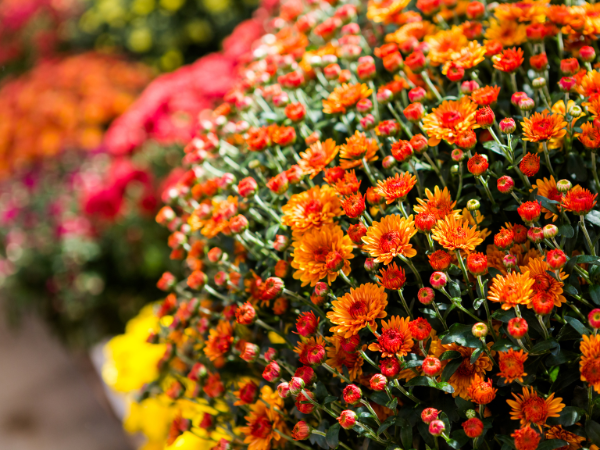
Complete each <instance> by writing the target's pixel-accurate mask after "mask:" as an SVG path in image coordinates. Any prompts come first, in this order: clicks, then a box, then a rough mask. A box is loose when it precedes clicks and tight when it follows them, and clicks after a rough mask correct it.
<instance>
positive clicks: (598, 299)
mask: <svg viewBox="0 0 600 450" xmlns="http://www.w3.org/2000/svg"><path fill="white" fill-rule="evenodd" d="M590 297H591V299H592V301H593V302H594V303H595V304H596V305H599V306H600V285H597V284H592V285H591V286H590Z"/></svg>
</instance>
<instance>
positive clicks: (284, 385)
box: [277, 381, 290, 398]
mask: <svg viewBox="0 0 600 450" xmlns="http://www.w3.org/2000/svg"><path fill="white" fill-rule="evenodd" d="M277 393H278V394H279V397H281V398H288V397H289V396H290V384H289V383H288V382H287V381H282V382H281V383H279V386H277Z"/></svg>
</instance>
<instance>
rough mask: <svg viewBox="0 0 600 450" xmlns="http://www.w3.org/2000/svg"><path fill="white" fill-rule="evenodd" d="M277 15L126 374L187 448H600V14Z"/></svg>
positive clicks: (547, 10) (200, 161) (324, 8)
mask: <svg viewBox="0 0 600 450" xmlns="http://www.w3.org/2000/svg"><path fill="white" fill-rule="evenodd" d="M269 31H270V32H269V33H268V34H265V35H264V36H262V37H261V38H260V39H258V40H257V41H256V42H255V43H254V50H253V53H252V55H253V58H251V59H250V60H248V61H247V62H246V64H245V65H244V67H243V68H242V69H241V70H239V71H238V72H237V73H238V77H237V82H236V85H235V87H234V89H232V90H231V91H230V92H229V93H228V94H227V95H226V96H225V99H224V100H225V102H224V103H223V104H221V105H220V106H218V107H217V108H216V109H215V110H214V111H213V114H212V116H211V117H210V118H207V117H206V116H205V117H203V118H202V120H201V121H200V124H199V125H200V127H199V128H200V129H199V131H198V132H197V133H196V135H195V137H194V138H193V139H191V140H190V142H189V143H188V145H187V146H186V148H185V156H184V157H183V167H184V168H185V170H186V173H185V175H184V176H183V177H182V178H181V179H180V180H179V182H178V183H177V184H176V185H175V186H173V187H172V188H170V189H169V190H168V191H167V195H166V197H167V200H168V205H167V206H165V207H163V208H162V209H161V210H160V212H159V213H158V215H157V221H158V222H159V223H161V224H163V225H165V226H166V227H167V228H168V229H169V231H170V232H171V234H170V237H169V240H168V245H169V247H170V249H171V258H172V259H174V260H181V262H182V263H183V270H184V273H185V274H184V275H183V276H182V277H178V276H176V275H173V274H172V273H169V272H166V273H164V274H163V276H162V277H161V278H160V280H159V282H158V286H159V288H161V289H163V290H164V291H165V297H164V299H163V300H162V301H161V302H160V303H159V304H158V305H156V306H155V307H154V310H153V312H152V311H149V310H148V309H146V310H144V315H143V317H145V318H146V320H148V324H147V325H145V326H144V327H143V328H144V329H145V330H149V329H151V330H152V331H151V332H150V333H149V335H147V333H144V332H142V330H141V329H140V328H137V332H136V334H135V336H136V338H135V339H133V340H130V341H129V343H128V341H127V338H126V337H127V336H128V335H129V336H131V334H130V333H128V334H126V335H125V336H124V337H120V338H117V340H115V341H113V342H112V343H111V344H110V346H109V350H110V351H111V352H112V355H113V362H112V363H111V364H112V366H110V367H112V369H111V371H110V376H111V377H112V378H111V381H112V383H111V384H113V385H115V384H118V383H119V380H123V379H127V377H130V378H132V379H135V380H136V382H132V383H131V384H130V386H129V387H127V386H124V385H121V389H122V390H125V391H127V390H131V389H136V388H137V389H136V400H137V403H135V406H134V410H135V411H137V412H138V413H139V411H140V410H144V411H146V412H148V411H150V409H151V405H152V404H155V403H156V402H160V403H161V405H163V406H165V405H166V406H168V407H169V408H170V409H169V411H170V412H169V414H170V416H169V417H168V418H167V419H164V420H167V421H168V422H170V423H171V425H170V428H169V431H168V432H165V433H166V434H163V436H164V441H163V445H164V446H167V447H168V446H171V445H172V446H173V448H178V447H180V446H182V447H185V446H186V445H191V444H189V442H190V441H194V442H195V444H194V445H197V446H205V447H207V448H211V447H212V448H215V449H223V450H224V449H228V448H245V447H248V448H249V449H250V450H270V449H271V448H283V447H285V448H293V447H299V448H302V449H305V450H308V449H311V448H316V447H320V448H324V449H329V448H332V449H333V448H338V447H341V448H344V449H345V450H350V449H365V448H371V449H379V448H381V449H394V448H402V449H412V448H415V449H425V448H436V449H437V448H455V449H458V448H482V449H490V450H491V449H502V450H509V449H513V448H514V449H517V450H534V449H536V448H539V449H543V450H552V449H556V448H563V449H566V448H569V449H572V450H576V449H578V448H594V449H596V448H597V446H598V445H600V423H599V422H600V417H599V416H600V410H599V408H598V405H597V403H598V398H599V397H598V393H600V375H599V373H600V372H599V367H600V366H599V364H600V362H599V359H598V358H599V356H600V353H599V352H600V350H599V349H600V337H599V336H598V333H597V331H598V328H600V309H598V307H599V306H600V274H599V273H598V270H599V269H598V268H599V265H600V258H599V257H598V256H597V253H598V237H600V234H599V230H600V213H599V212H598V210H597V207H596V202H597V193H598V189H599V187H600V183H599V181H598V175H597V169H596V165H597V164H596V163H597V150H598V148H599V147H600V118H599V117H598V114H599V111H600V72H599V71H598V64H597V62H596V61H597V57H596V55H597V52H598V49H597V43H596V39H597V36H598V34H600V6H599V5H596V4H593V3H584V2H576V3H575V2H568V3H566V4H561V3H555V4H550V3H547V2H545V1H524V2H517V3H505V2H500V3H490V4H486V3H484V2H477V1H475V2H463V1H453V0H446V1H443V2H442V1H440V0H417V2H416V3H414V2H409V1H405V0H385V1H381V2H378V1H370V2H368V3H366V2H352V1H349V2H336V1H333V0H332V1H329V2H325V1H310V2H303V1H300V0H289V1H287V2H285V3H283V4H282V5H281V7H280V8H279V11H278V15H277V16H275V17H273V19H272V20H271V29H270V30H269ZM130 331H131V330H130ZM144 336H146V337H144ZM142 339H143V341H142ZM134 341H135V344H134V343H133V342H134ZM119 342H120V343H119ZM130 345H131V346H133V345H135V346H140V347H143V348H144V349H145V350H144V351H145V352H147V353H144V354H145V355H147V358H145V359H144V361H143V362H140V363H139V364H128V359H127V357H126V355H127V354H128V348H130V347H128V346H130ZM131 348H134V347H131ZM129 351H131V350H129ZM153 352H154V353H153ZM149 368H153V369H154V372H152V371H151V370H150V369H149ZM140 386H141V387H140ZM205 405H208V406H210V407H212V408H213V410H211V411H207V410H203V409H200V407H201V406H202V407H204V406H205ZM132 411H133V410H132ZM149 417H152V416H151V415H150V416H149ZM162 417H165V416H164V415H163V416H162ZM171 418H172V420H171ZM150 420H151V419H150ZM161 423H164V422H161ZM224 434H225V435H226V437H224V436H223V435H224ZM157 445H159V448H160V444H157Z"/></svg>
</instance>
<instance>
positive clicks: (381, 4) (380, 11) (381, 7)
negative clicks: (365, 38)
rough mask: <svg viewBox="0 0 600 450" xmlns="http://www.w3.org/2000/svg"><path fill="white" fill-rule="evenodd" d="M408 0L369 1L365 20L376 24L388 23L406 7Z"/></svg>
mask: <svg viewBox="0 0 600 450" xmlns="http://www.w3.org/2000/svg"><path fill="white" fill-rule="evenodd" d="M409 3H410V0H381V1H375V0H371V1H369V4H368V7H367V18H369V19H371V20H372V21H373V22H376V23H382V22H383V23H389V22H390V21H393V19H394V18H395V17H396V16H397V15H398V14H400V13H401V12H402V10H403V9H404V8H406V7H407V6H408V4H409Z"/></svg>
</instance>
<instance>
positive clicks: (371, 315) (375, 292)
mask: <svg viewBox="0 0 600 450" xmlns="http://www.w3.org/2000/svg"><path fill="white" fill-rule="evenodd" d="M387 303H388V302H387V294H386V293H385V289H384V288H383V287H382V286H377V285H376V284H373V283H366V284H362V285H360V286H359V287H357V288H356V289H354V288H351V289H350V292H349V293H347V294H345V295H344V296H343V297H340V298H338V299H337V300H334V301H333V302H331V305H332V308H333V311H330V312H328V313H327V318H328V319H329V320H330V321H331V323H333V324H334V325H335V326H334V327H331V328H330V329H329V331H330V332H332V333H336V334H338V335H340V336H341V337H344V338H349V337H351V336H353V335H355V334H357V333H358V332H359V331H360V330H362V329H363V328H365V327H366V326H367V325H369V326H370V327H371V329H372V330H376V329H377V323H376V322H375V320H376V319H383V318H384V317H386V316H387V313H386V312H385V307H386V306H387Z"/></svg>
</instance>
